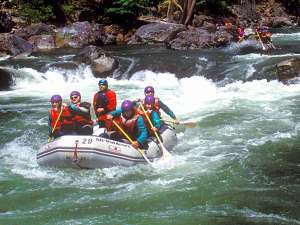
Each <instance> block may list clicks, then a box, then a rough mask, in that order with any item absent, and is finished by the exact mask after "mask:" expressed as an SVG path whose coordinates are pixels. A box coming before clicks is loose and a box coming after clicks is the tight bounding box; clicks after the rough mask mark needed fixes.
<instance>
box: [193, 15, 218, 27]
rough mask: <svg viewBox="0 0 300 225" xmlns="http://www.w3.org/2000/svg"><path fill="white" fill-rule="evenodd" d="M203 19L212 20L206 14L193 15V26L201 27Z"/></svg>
mask: <svg viewBox="0 0 300 225" xmlns="http://www.w3.org/2000/svg"><path fill="white" fill-rule="evenodd" d="M205 21H206V22H212V21H213V18H212V17H210V16H206V15H195V16H194V18H193V22H192V23H193V26H194V27H202V26H203V24H204V22H205Z"/></svg>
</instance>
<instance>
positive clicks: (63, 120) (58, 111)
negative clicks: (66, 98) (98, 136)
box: [48, 95, 74, 139]
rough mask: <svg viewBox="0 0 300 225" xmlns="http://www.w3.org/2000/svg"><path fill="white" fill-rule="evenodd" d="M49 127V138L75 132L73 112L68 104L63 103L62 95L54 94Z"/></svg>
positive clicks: (51, 100)
mask: <svg viewBox="0 0 300 225" xmlns="http://www.w3.org/2000/svg"><path fill="white" fill-rule="evenodd" d="M50 102H51V109H50V111H49V119H48V129H49V138H50V139H51V138H57V137H60V136H63V135H66V134H72V133H73V132H74V123H73V121H72V114H71V111H70V109H69V108H68V107H67V105H66V104H62V98H61V96H60V95H53V96H52V97H51V99H50Z"/></svg>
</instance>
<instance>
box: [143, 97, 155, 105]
mask: <svg viewBox="0 0 300 225" xmlns="http://www.w3.org/2000/svg"><path fill="white" fill-rule="evenodd" d="M154 102H155V98H154V97H153V96H152V95H148V96H146V98H145V100H144V103H145V104H147V105H154Z"/></svg>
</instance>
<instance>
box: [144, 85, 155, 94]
mask: <svg viewBox="0 0 300 225" xmlns="http://www.w3.org/2000/svg"><path fill="white" fill-rule="evenodd" d="M149 92H152V93H153V94H154V87H152V86H147V87H145V89H144V93H145V94H146V93H149Z"/></svg>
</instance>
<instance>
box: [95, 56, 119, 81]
mask: <svg viewBox="0 0 300 225" xmlns="http://www.w3.org/2000/svg"><path fill="white" fill-rule="evenodd" d="M117 67H118V63H117V61H116V60H115V59H114V58H111V57H108V56H106V55H101V56H100V57H99V58H97V59H95V60H93V62H92V65H91V68H92V71H93V74H94V76H95V77H107V76H109V75H111V73H112V72H113V71H114V70H115V69H116V68H117Z"/></svg>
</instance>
